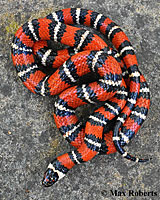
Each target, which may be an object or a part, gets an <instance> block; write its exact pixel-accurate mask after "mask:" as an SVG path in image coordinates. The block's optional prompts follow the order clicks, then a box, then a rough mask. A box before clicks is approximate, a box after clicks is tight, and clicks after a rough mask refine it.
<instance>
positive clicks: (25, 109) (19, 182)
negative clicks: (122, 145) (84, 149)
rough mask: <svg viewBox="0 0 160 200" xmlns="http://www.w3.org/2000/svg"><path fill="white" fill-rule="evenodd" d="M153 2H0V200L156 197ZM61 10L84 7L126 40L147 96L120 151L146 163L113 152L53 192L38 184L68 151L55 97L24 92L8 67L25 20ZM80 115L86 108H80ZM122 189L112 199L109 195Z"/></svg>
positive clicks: (158, 34) (156, 20)
mask: <svg viewBox="0 0 160 200" xmlns="http://www.w3.org/2000/svg"><path fill="white" fill-rule="evenodd" d="M158 2H159V1H158V0H152V1H148V0H119V1H118V0H85V1H84V0H74V1H73V0H59V1H57V0H41V1H38V0H35V1H31V0H27V1H26V0H21V1H19V0H14V1H13V0H9V1H8V0H1V1H0V8H1V13H0V25H1V28H0V36H1V37H0V66H1V70H0V83H1V84H0V120H1V123H0V124H1V126H0V151H1V154H0V169H1V173H0V179H1V181H0V199H1V200H11V199H12V200H46V199H47V200H53V199H57V200H63V199H67V200H79V199H81V200H93V199H94V200H115V199H116V200H119V199H123V200H128V199H134V200H136V199H137V200H138V199H142V200H143V199H149V200H150V199H159V197H158V196H155V197H154V196H149V197H148V196H142V197H137V196H135V197H129V196H128V191H129V190H133V191H139V190H141V191H146V192H152V191H153V192H158V191H160V188H158V187H159V177H158V171H159V166H160V162H159V161H160V159H159V157H160V153H159V144H158V142H159V135H160V132H159V130H160V122H159V113H160V109H159V101H160V87H159V82H160V78H159V77H160V56H159V54H160V44H159V41H160V26H159V24H160V16H159V10H160V3H158ZM67 7H83V8H87V9H92V10H95V11H97V12H100V13H102V14H104V15H106V16H109V17H110V18H111V19H113V20H114V21H115V22H116V23H117V24H119V25H120V26H121V27H122V29H123V30H125V32H126V34H127V36H128V37H129V38H130V39H131V42H132V44H133V46H134V48H135V49H136V54H137V58H138V62H139V68H140V70H141V71H142V72H143V74H144V76H145V77H146V79H147V82H148V84H149V87H150V91H151V109H150V111H149V114H148V117H147V119H146V121H145V123H144V124H143V126H142V128H141V129H140V131H139V132H138V134H137V136H136V137H135V138H134V139H133V140H132V141H131V143H130V144H129V145H128V146H127V147H126V149H127V150H128V151H130V152H131V153H132V154H134V155H139V156H141V157H152V158H153V159H152V161H151V162H149V163H146V164H135V163H132V162H128V161H127V160H125V159H123V158H121V156H120V155H119V154H113V155H108V156H97V157H95V158H94V159H93V160H91V161H90V162H87V163H84V164H82V165H80V166H76V167H74V168H73V169H72V170H71V171H70V172H69V173H68V174H67V176H66V177H65V178H64V179H62V180H61V181H59V182H58V183H57V184H55V185H54V186H53V187H50V188H44V187H43V186H42V185H41V179H42V177H43V173H44V171H45V169H46V167H47V165H48V163H49V161H50V160H52V158H54V157H55V156H57V155H59V154H62V153H64V152H67V151H69V150H70V149H71V147H70V146H69V145H68V144H67V143H66V141H64V140H63V138H62V136H61V135H60V133H59V132H58V130H57V128H56V126H55V123H54V120H53V117H52V112H53V109H54V106H53V105H54V101H55V98H56V97H41V96H36V95H35V94H32V93H31V92H30V91H28V89H26V88H25V87H24V86H23V85H22V83H21V81H20V80H19V78H18V77H17V74H16V71H15V69H14V67H13V65H12V60H11V55H10V44H11V40H12V37H13V35H14V32H15V31H16V30H17V29H18V27H19V26H20V25H21V24H23V23H24V22H26V21H27V20H29V19H32V18H37V17H43V16H45V15H46V14H49V13H50V12H52V11H55V10H58V9H62V8H67ZM79 112H80V115H82V117H83V116H84V115H86V112H85V111H84V109H80V110H79ZM111 190H112V191H115V190H118V191H124V192H126V196H114V195H112V194H111V192H110V191H111Z"/></svg>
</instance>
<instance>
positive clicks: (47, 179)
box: [42, 168, 58, 187]
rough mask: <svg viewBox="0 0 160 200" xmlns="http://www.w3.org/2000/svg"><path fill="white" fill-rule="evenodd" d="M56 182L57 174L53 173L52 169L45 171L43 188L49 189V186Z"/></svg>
mask: <svg viewBox="0 0 160 200" xmlns="http://www.w3.org/2000/svg"><path fill="white" fill-rule="evenodd" d="M57 181H58V174H57V172H54V171H53V169H50V168H48V169H47V171H46V172H45V173H44V178H43V180H42V184H43V185H44V186H45V187H49V186H52V185H53V184H54V183H55V182H57Z"/></svg>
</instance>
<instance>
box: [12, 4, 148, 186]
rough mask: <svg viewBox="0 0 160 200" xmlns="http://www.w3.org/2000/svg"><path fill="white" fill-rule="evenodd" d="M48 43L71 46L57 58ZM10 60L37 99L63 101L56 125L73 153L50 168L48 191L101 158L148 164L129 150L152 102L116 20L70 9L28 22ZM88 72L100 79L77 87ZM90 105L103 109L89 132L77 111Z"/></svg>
mask: <svg viewBox="0 0 160 200" xmlns="http://www.w3.org/2000/svg"><path fill="white" fill-rule="evenodd" d="M72 24H82V25H86V26H90V27H93V28H94V29H96V30H98V31H100V32H101V33H102V34H104V36H105V37H106V38H107V39H108V40H110V41H111V42H112V44H113V45H114V47H115V49H114V48H111V47H109V46H108V45H107V44H106V42H104V41H103V40H102V39H101V38H100V37H99V36H97V35H96V34H93V33H91V32H89V31H88V30H85V29H81V28H77V27H74V26H71V25H72ZM49 40H52V41H54V42H60V43H62V44H64V45H68V46H69V47H68V48H65V49H62V50H57V51H54V50H53V49H50V48H49V47H48V43H47V41H49ZM12 59H13V63H14V66H15V67H16V70H17V72H18V76H19V77H20V78H21V80H22V82H23V83H24V85H25V86H26V87H27V88H28V89H29V90H30V91H31V92H33V93H36V94H39V95H42V96H47V95H57V94H59V98H58V100H57V101H56V102H55V111H54V119H55V123H56V125H57V127H58V128H59V130H60V132H61V133H62V135H63V137H64V138H65V139H66V140H67V141H68V142H69V143H70V144H71V145H72V146H74V147H75V150H73V151H71V152H69V153H66V154H64V155H61V156H59V157H57V158H56V159H54V160H53V161H52V162H51V163H50V164H49V166H48V169H47V171H46V172H45V175H44V178H43V184H44V185H45V186H51V185H52V184H53V183H55V182H56V181H58V180H59V179H61V178H62V177H64V176H65V175H66V173H67V172H68V171H69V170H70V169H71V168H72V167H73V166H74V165H76V164H80V163H82V162H86V161H88V160H90V159H92V158H93V157H94V156H95V155H97V154H111V153H114V152H116V151H118V152H119V153H120V154H121V155H122V156H123V157H124V158H127V159H129V160H132V161H136V162H145V161H147V159H139V158H136V157H134V156H131V155H130V154H129V153H127V152H126V151H125V150H124V149H123V146H124V145H125V144H127V143H128V142H129V141H130V140H131V138H132V137H133V136H134V135H135V134H136V133H137V131H138V129H139V128H140V126H141V125H142V123H143V121H144V120H145V119H146V115H147V112H148V109H149V105H150V95H149V88H148V86H147V83H146V81H145V78H144V77H143V75H142V74H141V72H140V71H139V69H138V63H137V59H136V56H135V53H134V49H133V47H132V45H131V43H130V41H129V39H128V37H127V36H126V35H125V33H124V32H123V31H122V30H121V28H120V27H119V26H118V25H117V24H115V23H114V22H113V21H112V20H111V19H109V18H108V17H105V16H103V15H102V14H99V13H97V12H94V11H91V10H86V9H81V8H67V9H63V10H59V11H57V12H53V13H52V14H49V15H48V16H46V17H45V18H41V19H34V20H32V21H28V22H27V23H25V24H24V25H23V26H21V27H20V28H19V29H18V31H17V32H16V34H15V36H14V39H13V43H12ZM56 68H57V69H56ZM55 69H56V70H55ZM48 70H49V71H50V72H49V71H48ZM53 70H55V72H53ZM88 73H92V75H93V74H96V76H97V80H95V81H94V82H91V83H88V82H85V81H84V82H83V83H82V84H80V83H78V80H79V78H80V77H82V78H83V77H85V75H86V74H88ZM87 80H88V79H87ZM102 102H103V104H102ZM88 103H89V104H98V105H99V106H97V108H96V109H95V110H94V112H93V113H92V115H90V116H89V118H88V120H87V122H86V124H85V126H84V125H83V123H81V122H80V121H79V120H78V118H77V116H76V114H75V109H76V108H77V107H78V106H81V105H84V104H88ZM111 122H112V123H111ZM113 122H114V123H113ZM109 126H110V127H111V128H110V129H106V127H109Z"/></svg>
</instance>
